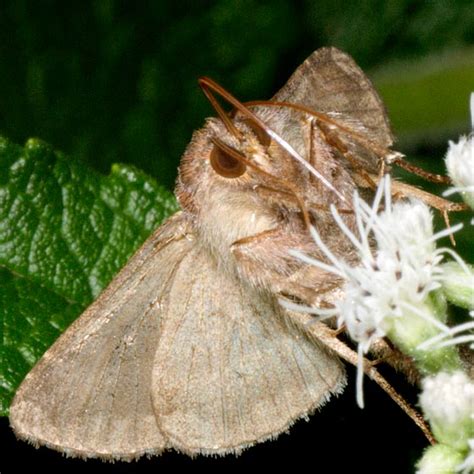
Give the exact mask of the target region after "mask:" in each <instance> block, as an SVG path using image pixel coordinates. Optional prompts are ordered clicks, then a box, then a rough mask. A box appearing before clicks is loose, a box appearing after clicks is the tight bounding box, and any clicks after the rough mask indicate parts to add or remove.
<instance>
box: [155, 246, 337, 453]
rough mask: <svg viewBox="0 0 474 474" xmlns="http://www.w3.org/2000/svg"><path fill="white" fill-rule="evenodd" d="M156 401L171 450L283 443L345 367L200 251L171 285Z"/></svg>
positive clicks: (223, 449)
mask: <svg viewBox="0 0 474 474" xmlns="http://www.w3.org/2000/svg"><path fill="white" fill-rule="evenodd" d="M166 311H167V314H166V317H164V318H163V325H162V333H161V337H160V342H159V345H158V349H157V352H156V358H155V363H154V367H153V381H152V394H153V403H154V407H155V411H156V414H157V418H158V421H159V425H160V427H161V429H162V430H163V432H164V433H165V434H166V436H167V437H168V439H169V441H170V444H171V445H172V446H173V447H174V448H176V449H177V450H179V451H183V452H186V453H188V454H191V455H193V454H199V453H201V454H220V455H223V454H227V453H238V452H240V451H241V450H242V449H244V448H246V447H249V446H251V445H253V444H254V443H256V442H259V441H264V440H265V439H268V438H273V437H275V436H277V435H278V434H279V433H281V432H282V431H285V430H287V429H288V427H289V426H290V425H291V424H292V423H293V422H294V421H295V420H296V419H298V418H300V417H305V416H306V415H307V414H309V413H310V412H312V411H313V410H315V409H316V408H317V407H319V406H321V405H322V404H324V402H325V401H326V400H327V399H328V398H329V396H330V394H331V393H338V392H340V391H341V390H342V388H343V387H344V384H345V374H344V369H343V367H342V366H341V363H340V362H339V360H338V359H337V357H335V356H334V355H331V354H330V353H328V352H326V350H325V349H323V348H322V347H320V346H319V345H318V344H317V343H316V342H315V341H314V340H310V339H308V337H307V336H306V335H305V334H304V333H303V332H301V331H300V330H299V329H298V328H296V327H294V326H292V325H291V323H289V322H288V321H287V320H286V319H285V316H284V313H283V310H282V308H281V307H279V305H278V303H277V302H276V301H275V299H274V298H273V297H271V296H270V295H265V294H262V293H256V292H255V291H254V290H251V289H250V288H248V287H244V286H242V284H241V283H240V282H239V281H238V280H237V279H236V278H235V277H234V276H233V275H231V274H229V273H228V272H226V271H225V268H222V267H218V266H217V264H216V263H215V262H214V261H213V258H212V256H211V255H209V254H208V253H206V252H205V251H204V250H200V249H199V248H198V247H197V246H196V248H194V249H193V250H192V251H191V252H189V253H188V254H187V255H186V256H185V257H184V258H183V260H182V262H181V265H180V266H179V268H178V269H177V272H176V276H175V278H174V280H173V284H172V285H171V286H170V288H169V293H168V300H167V309H166Z"/></svg>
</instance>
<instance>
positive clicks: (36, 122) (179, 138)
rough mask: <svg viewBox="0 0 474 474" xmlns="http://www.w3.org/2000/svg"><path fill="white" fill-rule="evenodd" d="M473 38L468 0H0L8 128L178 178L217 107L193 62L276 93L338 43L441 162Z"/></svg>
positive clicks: (419, 147)
mask: <svg viewBox="0 0 474 474" xmlns="http://www.w3.org/2000/svg"><path fill="white" fill-rule="evenodd" d="M473 44H474V6H473V3H472V1H454V0H451V1H449V0H432V1H429V2H427V1H407V0H386V1H375V0H365V1H358V2H347V1H340V0H329V1H327V0H325V1H304V0H299V1H282V0H274V1H267V2H264V1H256V0H220V1H209V0H207V1H199V2H191V1H135V2H132V1H118V0H104V1H78V0H69V1H67V2H65V1H59V0H43V1H34V0H30V1H28V0H14V1H3V2H2V4H1V10H0V104H1V105H0V114H1V115H0V133H1V134H3V135H6V136H7V137H9V138H11V139H13V140H14V141H17V142H20V143H23V142H24V140H25V139H26V138H28V137H31V136H36V137H40V138H42V139H43V140H46V141H48V142H50V143H51V144H52V145H53V146H54V147H55V148H57V149H60V150H62V151H64V152H66V153H67V154H69V155H71V156H74V157H77V158H79V159H81V160H85V161H87V162H89V163H90V164H91V165H92V166H93V167H94V168H96V169H99V170H101V171H103V172H108V170H109V169H110V165H111V163H114V162H126V163H134V164H135V165H136V166H138V167H140V168H142V169H143V170H145V171H146V172H148V173H150V174H151V175H153V176H154V177H156V178H157V179H158V180H159V181H160V182H162V183H163V184H165V185H166V186H168V187H169V188H172V186H173V183H174V180H175V177H176V168H177V164H178V162H179V158H180V156H181V154H182V152H183V150H184V148H185V146H186V144H187V142H188V141H189V139H190V136H191V133H192V131H193V130H194V129H196V128H198V127H199V126H200V125H201V124H202V123H203V120H204V118H205V117H206V116H208V115H210V114H212V110H211V108H210V106H209V105H208V104H207V103H206V100H205V99H204V97H203V95H202V93H201V91H200V90H199V88H198V86H197V82H196V80H197V78H198V77H199V76H201V75H209V76H212V77H213V78H215V79H216V80H218V81H219V82H221V83H222V84H223V85H224V86H225V87H226V88H228V89H229V90H230V91H232V92H233V93H234V94H235V95H236V96H237V97H239V98H241V99H242V100H250V99H264V98H269V97H271V95H272V94H273V93H274V92H275V91H276V90H277V89H278V88H279V87H280V86H281V85H283V83H284V82H285V81H286V79H287V78H288V76H289V75H290V74H291V72H292V71H293V70H294V69H295V68H296V67H297V66H298V65H299V64H300V63H301V62H302V61H303V60H304V59H305V58H306V56H308V55H309V54H310V53H311V52H312V51H313V50H315V49H316V48H318V47H320V46H323V45H334V46H337V47H339V48H341V49H343V50H345V51H347V52H349V53H350V54H351V55H353V56H354V58H355V59H356V61H357V62H358V63H359V64H360V65H361V67H363V68H364V69H365V70H366V71H367V72H368V73H369V75H370V76H371V77H373V78H374V80H375V83H376V85H377V87H378V89H379V90H380V92H381V93H382V96H383V97H384V99H385V100H386V102H387V106H388V109H389V112H390V116H391V119H392V122H393V125H394V128H395V131H396V133H397V135H398V136H399V144H398V148H401V149H402V150H403V151H405V152H408V153H410V154H411V155H415V154H416V155H417V156H422V155H425V156H427V157H430V158H431V160H430V161H431V162H433V163H432V164H433V166H436V165H438V166H439V164H440V160H439V158H440V157H441V156H442V155H443V153H444V151H445V147H446V139H447V138H449V137H451V138H453V139H456V138H457V136H458V134H459V133H460V132H464V133H466V132H467V131H468V130H469V129H468V125H469V115H468V94H469V92H470V90H472V89H474V49H472V47H471V45H473ZM441 169H442V167H441Z"/></svg>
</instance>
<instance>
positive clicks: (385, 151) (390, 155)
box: [245, 100, 451, 184]
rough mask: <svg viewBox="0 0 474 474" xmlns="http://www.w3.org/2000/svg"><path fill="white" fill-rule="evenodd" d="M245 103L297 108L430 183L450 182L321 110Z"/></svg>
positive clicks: (285, 104)
mask: <svg viewBox="0 0 474 474" xmlns="http://www.w3.org/2000/svg"><path fill="white" fill-rule="evenodd" d="M245 105H248V106H270V107H286V108H290V109H294V110H298V111H299V112H303V113H305V114H307V115H310V116H312V117H316V118H317V119H319V120H321V122H325V123H327V124H328V125H332V126H334V127H337V128H338V129H339V130H342V131H343V132H346V133H347V134H348V135H350V136H351V137H352V138H353V139H354V140H356V141H357V142H359V143H360V144H361V145H362V146H364V147H366V148H369V149H370V150H372V151H374V152H375V154H376V155H378V156H379V157H381V158H384V159H385V160H386V161H387V163H389V164H395V165H397V166H399V167H400V168H403V169H404V170H406V171H409V172H410V173H414V174H416V175H418V176H420V177H421V178H423V179H425V180H426V181H430V182H432V183H441V184H451V179H450V178H449V177H448V176H443V175H440V174H435V173H430V172H429V171H426V170H424V169H422V168H419V167H418V166H415V165H412V164H411V163H408V162H407V161H405V160H404V159H403V155H402V154H401V153H399V152H395V151H393V150H390V148H386V147H383V146H380V145H379V144H378V143H376V142H374V141H373V140H370V139H368V138H367V137H365V136H364V135H362V134H360V133H358V132H357V131H355V130H353V129H351V128H350V127H348V126H347V125H345V124H343V123H341V122H340V121H338V120H337V119H335V118H333V117H329V116H328V115H327V114H325V113H323V112H318V111H316V110H312V109H310V108H308V107H305V106H304V105H301V104H294V103H292V102H286V101H281V102H279V101H268V100H252V101H250V102H246V103H245Z"/></svg>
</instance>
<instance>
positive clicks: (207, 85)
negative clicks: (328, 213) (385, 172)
mask: <svg viewBox="0 0 474 474" xmlns="http://www.w3.org/2000/svg"><path fill="white" fill-rule="evenodd" d="M198 83H199V85H200V86H201V88H202V89H203V91H204V93H205V94H206V97H207V98H208V99H209V101H210V102H211V104H212V105H213V107H214V108H215V109H216V111H217V113H218V114H219V117H220V118H221V119H222V120H224V118H223V117H225V121H224V124H226V127H227V123H228V122H230V123H232V121H231V120H230V118H229V116H228V115H227V114H226V113H225V112H224V110H223V109H222V107H221V106H220V104H219V102H218V101H217V100H216V99H215V97H214V96H213V95H212V93H211V91H213V92H215V93H217V94H219V95H220V96H221V97H222V98H224V99H225V100H226V101H227V102H229V103H230V104H231V105H233V106H234V107H235V108H236V109H237V110H238V111H240V112H241V113H242V114H244V115H245V116H247V117H248V118H250V119H251V120H253V121H254V122H255V123H256V124H257V125H258V126H259V127H261V128H262V129H263V130H265V132H266V133H267V134H268V135H269V136H270V138H272V139H273V140H274V141H275V142H276V143H278V145H280V146H281V147H282V148H283V149H284V150H285V151H286V152H287V153H288V154H289V155H290V156H291V157H292V158H293V159H295V160H296V161H298V162H299V163H300V164H301V165H303V166H304V167H305V168H306V169H307V170H308V171H309V172H310V173H311V174H313V175H314V176H315V177H316V178H317V179H319V181H321V183H323V184H324V186H326V187H327V188H328V189H329V190H331V191H332V192H333V193H334V194H336V196H337V197H338V198H339V199H340V200H341V201H342V202H344V203H345V204H347V205H348V206H349V207H352V205H351V203H350V202H348V201H347V199H346V198H345V197H344V196H343V195H342V194H341V193H340V192H339V191H338V190H337V189H336V188H335V187H334V186H333V185H332V183H331V182H330V181H328V180H327V179H326V178H325V177H324V176H323V175H322V174H321V173H320V172H319V171H318V170H317V169H315V168H314V167H313V166H311V164H310V163H308V162H307V161H306V160H305V159H304V158H303V157H302V156H301V155H300V154H299V153H298V152H297V151H296V150H295V149H294V148H293V147H292V146H291V145H290V144H289V143H288V142H287V141H286V140H284V139H283V138H281V137H280V135H278V133H276V132H275V131H274V130H272V129H271V128H270V127H269V126H268V125H267V124H266V123H265V122H263V121H262V120H261V119H259V118H258V117H257V116H256V115H255V114H254V113H253V112H251V111H250V110H249V109H248V108H247V107H246V106H245V105H244V104H243V103H242V102H240V101H239V100H238V99H236V98H235V97H234V96H233V95H232V94H231V93H230V92H228V91H226V90H225V89H224V88H223V87H222V86H220V85H219V84H217V83H216V82H215V81H213V80H212V79H210V78H209V77H201V78H199V79H198ZM232 127H233V128H235V129H236V127H235V125H234V124H233V123H232ZM236 130H237V129H236ZM229 131H230V129H229ZM239 134H240V131H239ZM234 135H235V134H234ZM240 136H241V134H240Z"/></svg>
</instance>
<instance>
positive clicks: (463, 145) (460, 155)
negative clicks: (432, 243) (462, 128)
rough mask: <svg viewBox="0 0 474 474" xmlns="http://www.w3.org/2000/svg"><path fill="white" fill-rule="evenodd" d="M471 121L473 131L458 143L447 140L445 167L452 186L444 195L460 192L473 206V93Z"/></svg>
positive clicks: (473, 95)
mask: <svg viewBox="0 0 474 474" xmlns="http://www.w3.org/2000/svg"><path fill="white" fill-rule="evenodd" d="M471 121H472V129H473V132H472V133H471V134H470V135H469V136H467V137H465V136H462V137H460V138H459V142H458V143H454V142H452V141H450V142H449V147H448V152H447V153H446V159H445V161H446V168H447V170H448V174H449V176H450V178H451V179H452V181H453V184H454V187H453V188H450V189H448V190H447V191H446V192H445V193H444V195H445V196H449V195H450V194H453V193H456V192H460V193H461V194H462V196H463V198H464V200H465V201H466V202H467V204H469V205H470V206H471V207H474V93H471Z"/></svg>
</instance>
